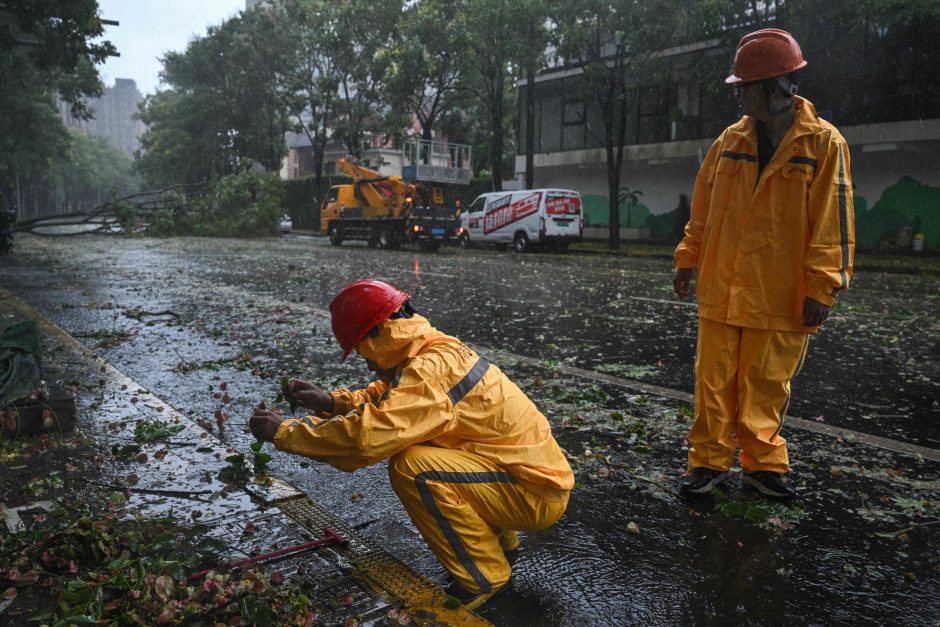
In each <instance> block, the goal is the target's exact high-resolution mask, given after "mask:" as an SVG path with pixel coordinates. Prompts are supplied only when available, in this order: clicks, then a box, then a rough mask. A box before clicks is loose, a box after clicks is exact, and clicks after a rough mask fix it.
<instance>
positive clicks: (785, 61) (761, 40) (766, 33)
mask: <svg viewBox="0 0 940 627" xmlns="http://www.w3.org/2000/svg"><path fill="white" fill-rule="evenodd" d="M803 67H806V60H805V59H803V51H802V50H800V44H798V43H796V40H795V39H794V38H793V35H791V34H790V33H788V32H786V31H784V30H780V29H779V28H765V29H763V30H758V31H754V32H753V33H751V34H749V35H745V36H744V37H742V38H741V42H740V43H739V44H738V51H737V52H736V53H735V55H734V73H733V74H731V76H729V77H728V78H726V79H725V82H726V83H731V84H736V83H752V82H754V81H762V80H764V79H766V78H774V77H775V76H785V75H787V74H789V73H790V72H795V71H796V70H799V69H800V68H803Z"/></svg>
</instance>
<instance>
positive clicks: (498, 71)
mask: <svg viewBox="0 0 940 627" xmlns="http://www.w3.org/2000/svg"><path fill="white" fill-rule="evenodd" d="M455 4H456V6H457V7H458V13H457V15H458V18H459V19H458V20H457V21H455V24H454V26H455V28H457V29H458V32H459V33H461V35H462V38H463V41H462V42H461V44H460V46H461V48H462V49H463V50H464V54H463V55H462V58H463V61H464V66H463V68H462V74H461V75H462V80H461V89H462V90H464V91H466V92H468V93H469V94H471V95H472V96H473V97H474V99H475V100H476V102H477V105H478V106H479V108H480V110H481V111H482V112H483V114H484V116H485V120H481V122H483V124H481V126H483V128H484V129H485V132H486V134H487V136H488V139H489V142H488V144H489V165H490V168H491V170H492V173H493V188H494V189H495V190H501V189H502V182H503V178H504V174H505V172H504V169H503V160H504V157H505V148H506V143H507V133H506V128H507V125H506V121H507V118H508V119H512V116H513V115H514V113H515V107H514V106H513V104H514V99H515V98H516V90H515V80H516V78H517V74H518V69H519V66H518V59H519V58H520V56H521V55H520V50H521V48H522V47H523V45H524V41H525V38H524V37H522V36H520V32H519V30H518V25H519V24H525V23H527V20H526V19H525V17H526V13H527V11H528V10H530V9H531V8H532V5H533V3H532V2H528V1H516V0H457V1H456V2H455ZM508 139H509V141H510V143H511V138H508Z"/></svg>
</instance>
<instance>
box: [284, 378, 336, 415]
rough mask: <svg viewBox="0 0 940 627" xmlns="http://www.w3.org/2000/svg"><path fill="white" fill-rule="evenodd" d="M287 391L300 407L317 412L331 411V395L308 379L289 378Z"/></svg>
mask: <svg viewBox="0 0 940 627" xmlns="http://www.w3.org/2000/svg"><path fill="white" fill-rule="evenodd" d="M288 392H289V393H290V395H291V397H293V398H294V399H295V400H296V401H297V402H299V403H300V405H301V407H306V408H307V409H309V410H312V411H314V412H315V413H317V414H319V413H321V412H327V413H332V412H333V397H332V396H331V395H330V394H329V392H324V391H323V390H322V389H320V388H319V387H317V386H316V385H314V384H312V383H310V382H309V381H303V380H301V379H291V380H290V384H289V385H288Z"/></svg>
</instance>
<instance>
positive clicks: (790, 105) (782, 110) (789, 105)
mask: <svg viewBox="0 0 940 627" xmlns="http://www.w3.org/2000/svg"><path fill="white" fill-rule="evenodd" d="M767 105H768V106H767V110H768V111H770V103H769V102H768V103H767ZM792 110H793V99H792V98H790V99H788V100H787V104H785V105H783V106H782V107H780V108H779V109H777V110H776V111H770V117H772V118H775V117H778V116H781V115H784V114H787V113H789V112H790V111H792Z"/></svg>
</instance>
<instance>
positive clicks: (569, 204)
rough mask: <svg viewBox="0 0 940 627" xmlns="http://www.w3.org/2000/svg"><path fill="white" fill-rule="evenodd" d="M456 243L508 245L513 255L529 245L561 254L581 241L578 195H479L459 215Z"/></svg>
mask: <svg viewBox="0 0 940 627" xmlns="http://www.w3.org/2000/svg"><path fill="white" fill-rule="evenodd" d="M460 220H461V224H462V226H463V234H462V236H461V240H460V244H461V245H462V246H469V245H470V244H471V243H484V242H485V243H490V244H512V245H513V248H515V249H516V251H517V252H520V253H521V252H524V251H526V250H528V249H529V247H530V245H532V244H538V245H542V246H548V247H551V248H554V249H555V250H558V251H560V252H564V251H565V250H567V248H568V244H570V243H571V242H579V241H581V234H582V232H583V229H584V227H583V222H582V220H581V194H579V193H578V192H573V191H571V190H569V189H525V190H520V191H515V192H488V193H486V194H480V195H479V196H478V197H477V199H476V200H474V201H473V203H472V204H471V205H470V206H469V207H468V208H467V210H466V211H464V212H463V213H462V214H461V216H460Z"/></svg>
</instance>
